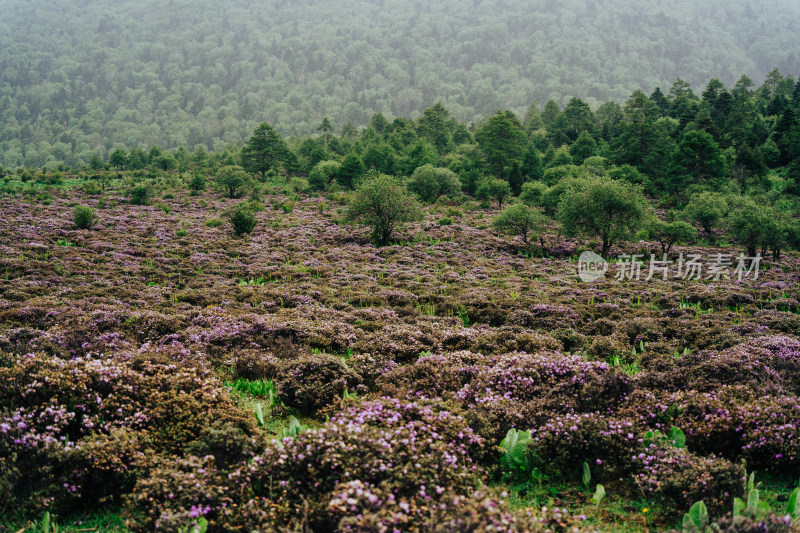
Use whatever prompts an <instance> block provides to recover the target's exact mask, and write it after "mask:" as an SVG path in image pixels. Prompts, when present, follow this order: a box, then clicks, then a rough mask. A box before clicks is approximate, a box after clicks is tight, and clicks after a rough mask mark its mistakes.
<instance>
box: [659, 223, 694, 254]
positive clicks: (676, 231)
mask: <svg viewBox="0 0 800 533" xmlns="http://www.w3.org/2000/svg"><path fill="white" fill-rule="evenodd" d="M647 233H648V235H649V236H650V238H651V239H655V240H656V241H658V243H659V244H661V253H662V254H668V253H669V251H670V250H671V249H672V246H673V245H674V244H677V243H680V242H683V243H685V242H689V241H691V240H692V239H694V238H695V237H697V229H695V227H694V226H692V225H691V224H688V223H687V222H684V221H683V220H675V221H673V222H664V221H663V220H661V219H659V218H656V217H653V218H652V219H651V220H650V222H649V223H648V225H647Z"/></svg>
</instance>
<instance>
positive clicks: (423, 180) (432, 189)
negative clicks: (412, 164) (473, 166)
mask: <svg viewBox="0 0 800 533" xmlns="http://www.w3.org/2000/svg"><path fill="white" fill-rule="evenodd" d="M408 188H409V190H410V191H411V192H413V193H415V194H416V195H417V196H419V197H420V198H421V199H422V201H424V202H427V203H430V204H432V203H435V202H436V200H438V199H439V198H440V197H441V196H451V195H453V194H457V193H459V192H461V181H459V179H458V176H457V175H456V173H455V172H453V171H452V170H448V169H446V168H436V167H434V166H433V165H423V166H421V167H419V168H417V169H416V170H415V171H414V173H413V174H412V175H411V178H410V180H409V182H408Z"/></svg>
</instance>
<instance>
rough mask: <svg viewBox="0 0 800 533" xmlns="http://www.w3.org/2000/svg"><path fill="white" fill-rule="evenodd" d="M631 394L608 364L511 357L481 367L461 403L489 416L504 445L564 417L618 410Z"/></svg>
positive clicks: (555, 357) (561, 357) (623, 378)
mask: <svg viewBox="0 0 800 533" xmlns="http://www.w3.org/2000/svg"><path fill="white" fill-rule="evenodd" d="M629 390H630V384H629V379H628V377H627V376H625V375H624V374H622V373H620V372H618V371H617V370H616V369H615V368H613V367H610V366H609V365H608V364H606V363H598V362H590V361H586V360H585V359H583V358H581V357H578V356H564V355H560V354H557V353H556V354H527V353H511V354H506V355H503V356H500V357H495V358H493V359H490V360H487V361H486V362H485V364H483V365H481V366H479V368H478V371H477V373H476V375H475V378H474V379H472V380H471V381H470V383H468V384H466V385H465V386H464V388H463V389H461V390H460V391H459V392H458V393H457V397H458V398H459V399H461V400H462V401H463V402H464V404H465V405H468V406H474V408H475V409H477V410H478V411H481V412H483V413H485V416H487V418H488V419H489V420H490V421H492V424H493V425H492V427H491V432H492V433H493V434H494V435H495V438H497V439H498V441H499V438H500V437H502V435H504V434H505V432H506V431H508V430H509V429H511V428H512V427H538V426H539V425H540V424H542V423H544V422H546V421H548V420H550V419H551V418H552V417H553V416H557V415H559V414H563V413H572V412H586V411H593V410H595V409H603V408H607V407H613V406H615V405H616V404H617V403H619V402H620V401H621V400H622V399H624V397H625V395H626V394H627V393H628V391H629Z"/></svg>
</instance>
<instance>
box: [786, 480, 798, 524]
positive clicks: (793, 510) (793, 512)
mask: <svg viewBox="0 0 800 533" xmlns="http://www.w3.org/2000/svg"><path fill="white" fill-rule="evenodd" d="M799 495H800V487H798V488H796V489H794V490H793V491H792V495H791V496H789V503H787V504H786V514H788V515H789V516H791V517H792V519H794V520H796V519H798V518H800V506H798V505H797V499H798V496H799Z"/></svg>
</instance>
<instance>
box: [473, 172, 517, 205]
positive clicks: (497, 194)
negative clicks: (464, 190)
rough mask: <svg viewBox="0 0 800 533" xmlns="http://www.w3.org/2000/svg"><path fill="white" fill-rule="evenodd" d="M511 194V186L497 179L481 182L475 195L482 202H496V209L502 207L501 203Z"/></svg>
mask: <svg viewBox="0 0 800 533" xmlns="http://www.w3.org/2000/svg"><path fill="white" fill-rule="evenodd" d="M510 194H511V186H510V185H509V184H508V182H507V181H504V180H499V179H487V180H483V181H482V182H481V183H480V185H478V189H477V191H476V192H475V195H476V196H477V197H478V198H481V199H483V200H489V199H492V200H496V201H497V207H503V201H504V200H505V199H506V198H508V197H509V195H510Z"/></svg>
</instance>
